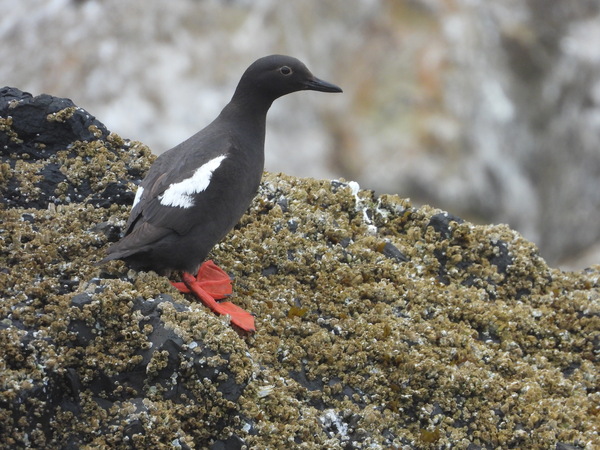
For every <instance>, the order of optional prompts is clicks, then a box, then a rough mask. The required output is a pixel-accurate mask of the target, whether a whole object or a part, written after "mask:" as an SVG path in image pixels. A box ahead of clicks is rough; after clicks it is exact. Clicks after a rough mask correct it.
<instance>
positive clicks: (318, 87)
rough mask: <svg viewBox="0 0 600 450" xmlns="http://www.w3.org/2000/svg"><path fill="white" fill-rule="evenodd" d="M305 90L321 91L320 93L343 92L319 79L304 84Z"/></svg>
mask: <svg viewBox="0 0 600 450" xmlns="http://www.w3.org/2000/svg"><path fill="white" fill-rule="evenodd" d="M304 89H306V90H308V91H320V92H342V89H341V88H340V87H339V86H336V85H335V84H332V83H329V82H327V81H323V80H319V79H318V78H316V77H315V78H312V79H310V80H307V81H305V82H304Z"/></svg>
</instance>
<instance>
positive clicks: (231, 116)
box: [219, 92, 273, 148]
mask: <svg viewBox="0 0 600 450" xmlns="http://www.w3.org/2000/svg"><path fill="white" fill-rule="evenodd" d="M272 103H273V102H272V101H267V100H265V99H264V98H261V97H258V96H252V95H248V94H246V95H240V94H239V92H236V94H235V95H234V96H233V98H232V99H231V101H230V102H229V103H228V104H227V106H225V108H223V111H221V114H220V115H219V118H220V120H223V121H226V122H229V123H231V124H232V125H234V128H235V129H236V131H237V132H239V133H243V135H244V136H246V138H249V137H250V136H252V137H254V139H256V140H257V141H256V142H260V144H261V148H262V147H263V146H264V141H265V128H266V121H267V112H268V111H269V108H270V107H271V104H272Z"/></svg>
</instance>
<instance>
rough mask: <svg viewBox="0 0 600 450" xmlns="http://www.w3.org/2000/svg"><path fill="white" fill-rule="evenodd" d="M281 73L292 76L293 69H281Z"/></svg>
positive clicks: (286, 67) (284, 67) (285, 67)
mask: <svg viewBox="0 0 600 450" xmlns="http://www.w3.org/2000/svg"><path fill="white" fill-rule="evenodd" d="M279 73H281V75H286V76H287V75H291V74H292V69H290V68H289V67H288V66H283V67H280V68H279Z"/></svg>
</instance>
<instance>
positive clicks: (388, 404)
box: [0, 90, 600, 449]
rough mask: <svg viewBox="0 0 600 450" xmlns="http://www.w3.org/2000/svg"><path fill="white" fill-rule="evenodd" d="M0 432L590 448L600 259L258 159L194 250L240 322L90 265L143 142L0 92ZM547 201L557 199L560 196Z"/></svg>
mask: <svg viewBox="0 0 600 450" xmlns="http://www.w3.org/2000/svg"><path fill="white" fill-rule="evenodd" d="M0 149H1V150H2V161H1V162H0V164H1V166H0V169H1V170H0V191H1V192H2V198H1V199H0V229H1V234H0V240H1V247H0V292H1V293H2V302H1V303H0V442H3V443H5V444H6V445H7V446H10V447H12V448H23V447H46V448H78V447H81V446H89V447H92V448H93V447H95V448H106V447H110V448H159V447H160V446H165V447H169V446H170V447H172V448H207V447H208V448H215V449H225V448H242V447H243V446H246V447H247V448H294V447H298V448H332V449H335V448H367V447H371V448H450V447H452V448H465V449H466V448H469V449H477V448H496V447H502V448H510V447H513V448H517V447H518V448H554V447H556V446H557V445H558V446H559V447H560V448H590V449H591V448H595V447H597V446H600V437H599V436H598V432H599V423H600V406H599V401H600V393H599V391H598V387H599V380H598V373H599V364H598V351H599V346H600V267H599V266H595V267H594V268H591V269H588V270H586V271H584V272H581V273H565V272H561V271H558V270H556V269H552V268H550V267H548V266H547V265H546V264H545V262H544V261H543V259H541V258H540V257H539V255H538V252H537V249H536V247H535V246H534V245H533V244H531V243H530V242H528V241H526V240H524V239H523V238H522V237H521V236H520V235H519V234H518V233H516V232H515V231H513V230H511V229H509V228H508V227H506V226H502V225H497V226H475V225H472V224H470V223H467V222H464V221H462V220H460V219H459V218H457V217H453V216H452V215H450V214H448V213H446V212H444V211H440V210H436V209H433V208H430V207H423V208H415V207H413V206H411V204H410V202H409V201H408V200H406V199H402V198H400V197H397V196H391V195H383V196H380V197H375V196H374V195H373V194H372V193H371V192H368V191H361V190H359V189H358V186H357V185H356V184H355V183H351V182H350V183H349V182H346V181H343V180H341V181H316V180H311V179H297V178H292V177H288V176H285V175H283V174H265V177H264V180H263V183H262V185H261V187H260V191H259V193H258V196H257V197H256V199H255V201H254V202H253V204H252V206H251V207H250V209H249V211H248V213H247V214H246V215H245V216H244V218H243V219H242V221H241V223H240V224H239V226H238V227H236V229H235V230H234V231H233V232H232V233H231V234H230V235H229V236H227V238H226V239H225V240H224V241H223V242H222V243H220V244H219V245H218V246H217V247H216V248H215V249H214V250H213V252H212V254H211V257H212V258H213V259H214V260H215V261H216V262H217V263H218V264H219V265H220V266H221V267H222V268H224V269H225V270H226V271H227V272H228V273H230V274H231V275H232V276H233V277H234V279H235V283H234V295H233V298H232V299H231V300H232V301H234V302H235V303H236V304H238V305H240V306H242V307H243V308H245V309H247V310H249V311H252V312H253V313H255V314H256V325H257V332H256V333H255V334H253V335H243V334H240V333H238V332H236V330H234V329H233V328H232V327H231V326H230V325H229V324H228V323H227V321H226V319H224V318H221V317H217V316H215V315H213V314H212V313H211V312H210V311H208V310H207V309H205V308H204V307H203V306H202V305H200V304H198V303H196V302H195V301H194V300H193V299H192V298H190V297H187V296H184V295H182V294H180V293H178V292H177V291H176V290H175V289H173V288H172V287H171V286H170V284H169V282H168V280H167V279H165V278H164V277H159V276H157V275H156V274H154V273H144V272H139V273H136V272H133V271H129V270H128V269H127V267H126V266H125V265H124V264H123V263H122V262H118V261H117V262H112V263H110V264H108V265H106V266H103V267H98V266H96V265H95V262H97V261H99V260H100V259H101V257H102V256H103V252H104V249H105V247H106V245H108V243H109V241H114V240H116V239H118V235H119V232H120V230H121V227H122V226H123V225H124V223H125V220H126V218H127V214H128V210H129V204H130V203H131V201H132V200H133V192H134V190H135V184H136V183H137V182H139V180H140V179H141V178H142V177H143V175H144V173H145V171H146V170H147V169H148V167H149V166H150V164H151V162H152V160H153V157H152V155H151V153H150V151H149V150H148V148H147V147H145V146H144V145H143V144H141V143H137V142H129V141H124V140H123V139H122V138H120V137H119V136H116V135H114V134H111V133H109V132H108V131H107V130H106V129H105V127H104V126H103V125H102V124H101V123H99V122H98V121H96V120H95V119H94V118H93V117H92V116H90V115H89V114H88V113H86V112H85V111H83V110H81V109H80V108H77V107H76V106H75V105H73V104H72V103H71V102H70V101H67V100H64V99H55V98H52V97H43V96H40V97H35V98H32V97H30V96H27V95H26V94H22V93H20V92H19V91H17V90H3V91H2V98H0ZM565 213H568V212H565Z"/></svg>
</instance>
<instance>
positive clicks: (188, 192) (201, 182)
mask: <svg viewBox="0 0 600 450" xmlns="http://www.w3.org/2000/svg"><path fill="white" fill-rule="evenodd" d="M225 157H226V155H221V156H217V157H216V158H213V159H211V160H210V161H208V162H207V163H206V164H203V165H202V166H200V167H198V168H197V169H196V171H195V172H194V174H193V175H192V176H191V177H190V178H186V179H185V180H183V181H180V182H179V183H172V184H171V185H169V187H168V188H167V190H166V191H165V192H164V193H163V194H162V195H159V197H158V200H159V201H160V204H161V205H163V206H175V207H179V208H191V207H192V206H194V194H198V193H199V192H202V191H204V190H206V188H207V187H208V185H209V184H210V179H211V178H212V174H213V172H214V171H215V170H217V169H218V168H219V166H220V165H221V162H223V160H224V159H225ZM136 197H137V196H136Z"/></svg>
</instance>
